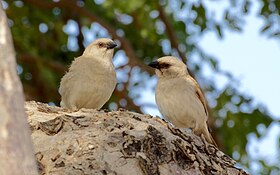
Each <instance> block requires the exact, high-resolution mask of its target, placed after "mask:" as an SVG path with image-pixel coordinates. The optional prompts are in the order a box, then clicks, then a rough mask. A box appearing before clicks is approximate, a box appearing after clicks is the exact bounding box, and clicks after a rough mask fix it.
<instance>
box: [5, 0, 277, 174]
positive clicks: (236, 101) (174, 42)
mask: <svg viewBox="0 0 280 175" xmlns="http://www.w3.org/2000/svg"><path fill="white" fill-rule="evenodd" d="M3 3H4V7H5V8H6V13H7V15H8V17H9V19H10V20H9V24H10V26H11V30H12V34H13V38H14V45H15V48H16V51H17V61H18V64H19V65H18V73H19V75H20V78H21V80H22V82H23V87H24V91H25V95H26V99H27V100H31V99H32V100H37V101H43V102H53V103H55V104H59V101H60V97H59V94H58V92H57V89H58V86H59V81H60V78H61V77H62V76H63V74H64V73H65V71H66V70H67V65H69V64H70V63H71V61H72V60H73V58H74V57H77V56H79V55H81V53H82V52H83V50H84V47H85V45H87V44H88V43H89V42H90V41H92V40H93V39H94V38H97V37H112V38H113V39H115V40H116V41H118V42H119V43H120V48H119V49H118V50H117V51H116V54H115V55H118V57H119V58H120V59H121V61H120V65H119V66H118V67H117V70H118V73H119V75H121V76H119V77H118V78H119V84H118V86H117V90H116V91H115V92H114V94H113V96H112V98H111V100H110V102H109V103H108V104H107V106H106V107H110V108H111V109H112V108H116V107H123V108H126V109H129V110H134V111H138V112H140V111H141V110H143V109H144V108H145V106H150V104H146V103H141V102H139V100H138V99H139V98H140V97H141V95H142V94H141V93H142V91H143V89H146V88H148V87H150V86H149V83H150V82H151V79H154V77H151V76H152V75H153V70H152V69H150V68H149V67H148V66H146V63H148V62H149V61H151V60H153V59H155V58H157V57H159V56H163V55H176V56H178V57H180V58H181V59H183V60H184V61H185V62H186V61H187V63H188V67H189V69H190V72H191V73H192V74H193V75H194V76H195V77H196V78H197V79H198V80H199V81H200V82H202V83H201V84H202V86H203V88H204V91H205V93H206V94H209V98H208V100H209V105H210V106H211V107H212V110H211V117H210V125H211V128H213V131H214V134H215V138H216V139H217V140H218V143H219V145H220V147H221V148H222V149H223V150H224V151H225V152H226V153H227V154H229V155H232V154H234V153H235V152H238V153H239V155H240V156H238V157H235V158H236V159H237V161H239V162H240V163H241V164H242V165H243V166H245V167H248V168H249V167H250V161H251V160H250V158H249V157H248V155H247V153H246V145H247V142H248V138H247V136H248V134H250V133H255V134H256V135H257V136H258V137H262V136H263V135H264V133H260V132H258V130H257V128H258V126H260V125H262V126H263V125H264V126H265V127H266V128H268V127H269V126H270V124H271V123H272V122H273V119H272V118H271V117H270V116H269V115H268V114H267V112H266V111H265V110H263V109H262V108H261V107H259V106H254V105H252V101H253V99H252V98H251V97H248V96H246V95H245V94H241V93H240V92H238V90H237V88H238V86H236V83H232V82H236V81H235V80H234V78H233V77H232V76H231V75H230V74H229V73H228V72H224V71H221V69H220V67H219V64H218V62H217V60H216V59H215V58H213V57H211V56H210V55H208V54H207V53H205V52H204V51H203V50H201V49H200V48H199V47H198V45H197V42H198V41H199V40H200V39H201V38H202V36H203V35H205V34H207V33H209V32H215V33H216V34H217V36H218V37H220V38H223V36H224V32H225V31H226V30H233V31H242V27H243V24H244V23H245V17H246V15H247V14H249V13H250V11H251V6H252V3H257V2H252V1H250V0H239V1H238V0H228V1H225V2H223V3H225V4H227V5H226V7H224V8H223V9H221V10H222V11H223V13H222V17H221V18H218V17H217V15H212V14H213V13H215V11H213V10H212V9H211V8H209V7H208V6H209V5H208V4H212V5H219V3H221V2H220V1H218V0H216V1H194V2H193V1H186V0H160V1H148V0H142V1H138V0H130V1H110V0H94V1H93V0H91V1H89V0H78V1H74V0H59V1H57V0H53V1H51V0H48V1H37V0H25V1H11V0H9V1H8V0H6V1H3ZM260 3H261V5H262V7H261V10H260V11H259V12H258V15H259V16H261V17H262V18H263V20H264V21H265V26H263V29H262V30H261V32H262V33H264V34H266V35H268V36H271V37H279V32H280V31H278V30H279V28H277V27H275V25H277V22H278V24H279V21H280V18H279V12H280V9H279V8H280V5H279V1H277V0H275V1H272V0H271V1H266V0H262V1H260ZM277 3H278V4H277ZM194 56H199V58H200V60H201V62H199V63H198V62H195V61H193V59H192V58H193V57H194ZM115 57H117V56H115ZM187 58H189V59H188V60H187ZM203 64H206V65H209V66H210V67H211V68H212V71H213V72H215V73H217V74H221V75H223V76H224V77H226V78H227V79H228V80H229V82H231V83H229V84H228V85H227V86H226V87H225V88H224V89H222V90H221V89H218V88H217V85H216V82H214V81H213V80H211V79H210V78H211V77H204V76H203V75H202V73H201V72H202V65H203ZM202 80H204V81H202ZM207 97H208V96H207ZM259 162H260V165H261V167H262V171H263V172H273V171H277V170H279V167H277V166H268V165H266V164H265V162H264V161H263V160H259ZM279 162H280V161H279ZM259 173H262V172H259Z"/></svg>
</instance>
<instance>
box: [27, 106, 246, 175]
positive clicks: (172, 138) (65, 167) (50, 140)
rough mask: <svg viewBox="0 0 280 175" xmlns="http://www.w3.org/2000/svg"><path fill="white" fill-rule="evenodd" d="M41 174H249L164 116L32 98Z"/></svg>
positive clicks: (29, 110) (30, 113) (29, 108)
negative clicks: (64, 106) (69, 106)
mask: <svg viewBox="0 0 280 175" xmlns="http://www.w3.org/2000/svg"><path fill="white" fill-rule="evenodd" d="M26 110H27V114H28V121H29V124H30V127H31V130H32V138H33V141H34V145H35V150H36V158H37V161H38V164H39V167H40V173H41V174H67V175H68V174H70V175H71V174H73V175H80V174H81V175H82V174H96V175H104V174H111V175H116V174H117V175H157V174H160V175H173V174H176V175H183V174H186V175H188V174H189V175H196V174H197V175H200V174H217V175H221V174H230V175H235V174H236V175H237V174H246V173H245V172H244V171H243V170H241V169H238V168H236V167H235V166H234V164H235V162H234V160H232V159H231V158H230V157H229V156H227V155H225V154H224V153H222V152H221V151H219V150H218V149H217V148H216V147H214V146H213V145H210V144H208V143H207V142H205V141H203V139H201V138H199V137H198V136H196V135H194V134H192V133H187V132H182V131H181V130H178V129H176V128H173V127H172V126H171V125H169V124H168V123H166V122H164V121H163V120H161V119H160V118H157V117H154V118H153V117H151V116H149V115H142V114H138V113H134V112H129V111H125V110H119V111H112V112H105V111H102V110H100V111H97V110H89V109H81V110H79V111H74V112H73V111H70V110H66V109H62V108H59V107H50V106H48V105H46V104H42V103H36V102H27V103H26Z"/></svg>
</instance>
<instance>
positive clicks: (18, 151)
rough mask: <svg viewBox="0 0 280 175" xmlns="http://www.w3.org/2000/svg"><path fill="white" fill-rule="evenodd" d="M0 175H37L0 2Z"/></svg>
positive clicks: (7, 30)
mask: <svg viewBox="0 0 280 175" xmlns="http://www.w3.org/2000/svg"><path fill="white" fill-rule="evenodd" d="M0 82H1V83H0V174H1V175H22V174H24V175H33V174H37V170H36V164H35V158H34V152H33V147H32V142H31V138H30V130H29V128H28V124H27V121H26V114H25V111H24V98H23V93H22V86H21V83H20V81H19V78H18V76H17V73H16V63H15V53H14V48H13V44H12V38H11V33H10V30H9V27H8V25H7V18H6V15H5V12H4V10H3V9H2V1H0Z"/></svg>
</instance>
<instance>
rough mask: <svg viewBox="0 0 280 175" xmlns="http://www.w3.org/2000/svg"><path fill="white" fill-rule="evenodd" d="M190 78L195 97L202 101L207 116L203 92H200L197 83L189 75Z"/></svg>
mask: <svg viewBox="0 0 280 175" xmlns="http://www.w3.org/2000/svg"><path fill="white" fill-rule="evenodd" d="M190 79H191V81H192V82H193V83H194V84H195V94H196V96H197V98H198V99H199V101H200V102H201V103H202V105H203V107H204V111H205V114H206V116H208V110H207V105H206V101H205V98H204V96H203V93H202V91H201V89H200V87H199V85H198V83H197V82H196V81H195V80H194V79H193V78H192V77H191V76H190Z"/></svg>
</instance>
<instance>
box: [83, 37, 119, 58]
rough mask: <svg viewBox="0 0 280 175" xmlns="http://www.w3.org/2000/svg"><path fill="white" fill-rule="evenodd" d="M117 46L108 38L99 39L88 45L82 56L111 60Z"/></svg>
mask: <svg viewBox="0 0 280 175" xmlns="http://www.w3.org/2000/svg"><path fill="white" fill-rule="evenodd" d="M116 46H117V44H116V43H115V42H114V41H113V40H111V39H109V38H100V39H97V40H95V41H93V42H92V43H91V44H89V45H88V46H87V47H86V49H85V51H84V53H83V55H85V56H87V57H94V58H100V59H106V58H109V59H112V57H113V53H114V48H115V47H116Z"/></svg>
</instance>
